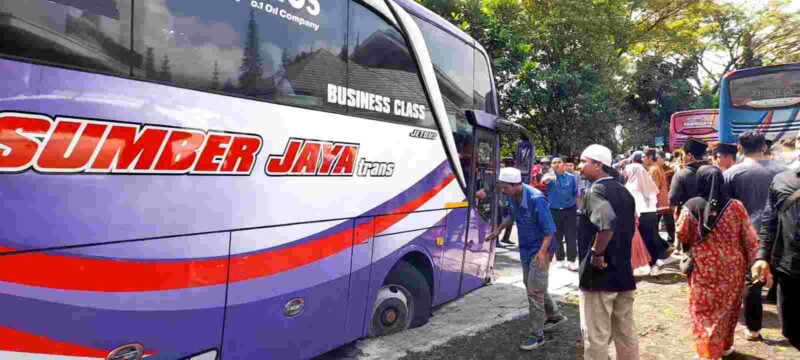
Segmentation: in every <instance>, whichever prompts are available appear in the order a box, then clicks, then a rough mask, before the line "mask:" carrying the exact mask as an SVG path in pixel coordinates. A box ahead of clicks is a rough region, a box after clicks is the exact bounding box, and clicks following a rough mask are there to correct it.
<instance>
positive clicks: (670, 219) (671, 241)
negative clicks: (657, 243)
mask: <svg viewBox="0 0 800 360" xmlns="http://www.w3.org/2000/svg"><path fill="white" fill-rule="evenodd" d="M661 219H664V224H665V225H667V236H668V238H667V240H666V242H667V247H670V246H675V216H674V215H672V211H666V212H664V213H661V214H658V220H657V222H656V224H660V223H661ZM659 238H661V236H660V235H659ZM662 240H663V239H662Z"/></svg>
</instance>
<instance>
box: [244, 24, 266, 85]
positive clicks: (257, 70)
mask: <svg viewBox="0 0 800 360" xmlns="http://www.w3.org/2000/svg"><path fill="white" fill-rule="evenodd" d="M260 48H261V45H260V44H259V38H258V24H256V18H255V11H254V10H252V9H251V10H250V20H249V21H248V23H247V37H246V38H245V43H244V56H243V57H242V65H241V66H240V67H239V87H240V88H241V89H242V91H243V92H244V93H245V94H251V93H252V92H253V91H254V90H255V89H256V88H257V87H258V85H259V83H260V82H261V77H262V75H263V73H264V68H263V60H262V58H261V50H260Z"/></svg>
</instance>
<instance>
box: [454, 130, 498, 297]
mask: <svg viewBox="0 0 800 360" xmlns="http://www.w3.org/2000/svg"><path fill="white" fill-rule="evenodd" d="M473 139H474V147H473V151H474V156H473V159H475V162H474V166H473V167H472V171H473V175H474V176H472V181H471V184H470V192H469V193H470V194H475V193H476V192H477V191H478V190H480V189H483V188H485V189H490V190H491V191H488V192H487V195H488V196H487V197H486V198H485V199H483V200H480V199H477V198H475V197H472V199H471V200H470V208H469V227H468V231H467V242H466V251H465V253H464V264H463V271H462V276H461V294H464V293H467V292H470V291H472V290H474V289H476V288H478V287H481V286H483V284H485V282H486V279H487V277H488V276H489V275H490V274H489V273H488V270H489V265H490V259H491V256H490V255H491V252H492V250H493V245H492V244H493V243H494V242H492V241H484V239H485V238H486V236H487V235H489V233H491V232H492V230H493V229H494V228H495V226H496V225H497V211H498V208H497V201H498V196H499V193H498V192H497V191H495V181H496V179H497V168H498V166H497V164H498V162H499V158H498V153H499V151H498V150H499V149H498V136H497V133H496V132H494V131H492V130H489V129H485V128H481V127H479V126H475V135H474V136H473Z"/></svg>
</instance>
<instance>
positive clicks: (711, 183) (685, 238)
mask: <svg viewBox="0 0 800 360" xmlns="http://www.w3.org/2000/svg"><path fill="white" fill-rule="evenodd" d="M697 190H698V194H699V196H698V197H695V198H693V199H691V200H689V201H688V202H687V203H686V204H685V205H684V207H683V209H682V210H681V215H680V218H679V219H678V224H677V225H678V231H677V235H678V239H680V240H681V242H682V243H683V244H684V245H689V246H691V251H692V254H693V255H694V271H692V273H691V274H690V275H689V293H690V297H689V311H690V312H691V316H692V325H693V326H692V330H693V333H694V337H695V346H696V349H697V355H698V357H699V358H702V359H720V358H722V356H727V355H729V354H731V353H732V352H733V351H734V350H733V335H734V330H735V329H736V323H737V321H738V319H739V313H740V311H741V307H742V293H743V291H744V284H745V273H746V271H747V270H748V269H749V268H750V265H751V264H752V263H753V261H755V257H756V249H757V244H756V232H755V229H754V228H753V225H752V224H750V220H749V217H748V215H747V210H746V209H745V207H744V205H742V203H741V202H739V201H738V200H735V199H730V198H729V197H728V195H727V192H726V190H725V182H724V180H723V177H722V171H720V170H719V169H718V168H717V167H714V166H710V165H706V166H703V167H700V169H698V171H697Z"/></svg>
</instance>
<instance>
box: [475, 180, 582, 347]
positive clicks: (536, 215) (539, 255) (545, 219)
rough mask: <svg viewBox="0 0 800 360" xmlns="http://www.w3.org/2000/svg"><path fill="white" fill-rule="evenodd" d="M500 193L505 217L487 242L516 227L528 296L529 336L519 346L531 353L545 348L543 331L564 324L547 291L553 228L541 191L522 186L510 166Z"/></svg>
mask: <svg viewBox="0 0 800 360" xmlns="http://www.w3.org/2000/svg"><path fill="white" fill-rule="evenodd" d="M498 180H499V182H498V187H499V189H500V192H502V193H503V194H504V195H505V196H507V197H508V201H507V203H508V210H509V211H508V212H507V213H508V214H509V215H508V216H506V217H505V219H503V223H502V224H501V225H500V226H498V228H497V230H495V231H494V232H492V233H491V234H489V235H488V236H487V238H486V240H491V239H494V238H495V237H497V235H498V234H499V233H500V231H502V230H504V229H506V228H510V227H511V225H512V224H514V223H516V225H517V235H518V237H519V256H520V260H522V276H523V282H524V283H525V289H526V290H527V293H528V312H529V318H530V320H531V336H530V337H528V339H527V340H526V341H525V342H524V343H523V344H522V345H520V347H521V348H522V349H523V350H533V349H537V348H539V347H541V346H542V345H544V331H549V330H552V329H554V328H555V327H557V326H559V325H561V324H564V323H565V322H567V317H566V316H564V315H562V314H561V312H560V311H559V309H558V305H557V304H556V302H555V301H554V300H553V299H552V298H551V297H550V294H549V293H548V292H547V285H548V276H549V269H550V260H551V259H552V257H553V254H554V253H555V251H556V247H555V245H556V242H555V241H553V234H555V232H556V226H555V224H554V223H553V218H552V216H551V214H550V205H549V203H548V202H547V199H546V198H545V197H544V195H543V194H542V192H541V191H539V190H537V189H535V188H533V187H532V186H529V185H528V184H523V183H522V175H521V174H520V171H519V170H518V169H516V168H513V167H505V168H502V169H500V176H499V177H498Z"/></svg>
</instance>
